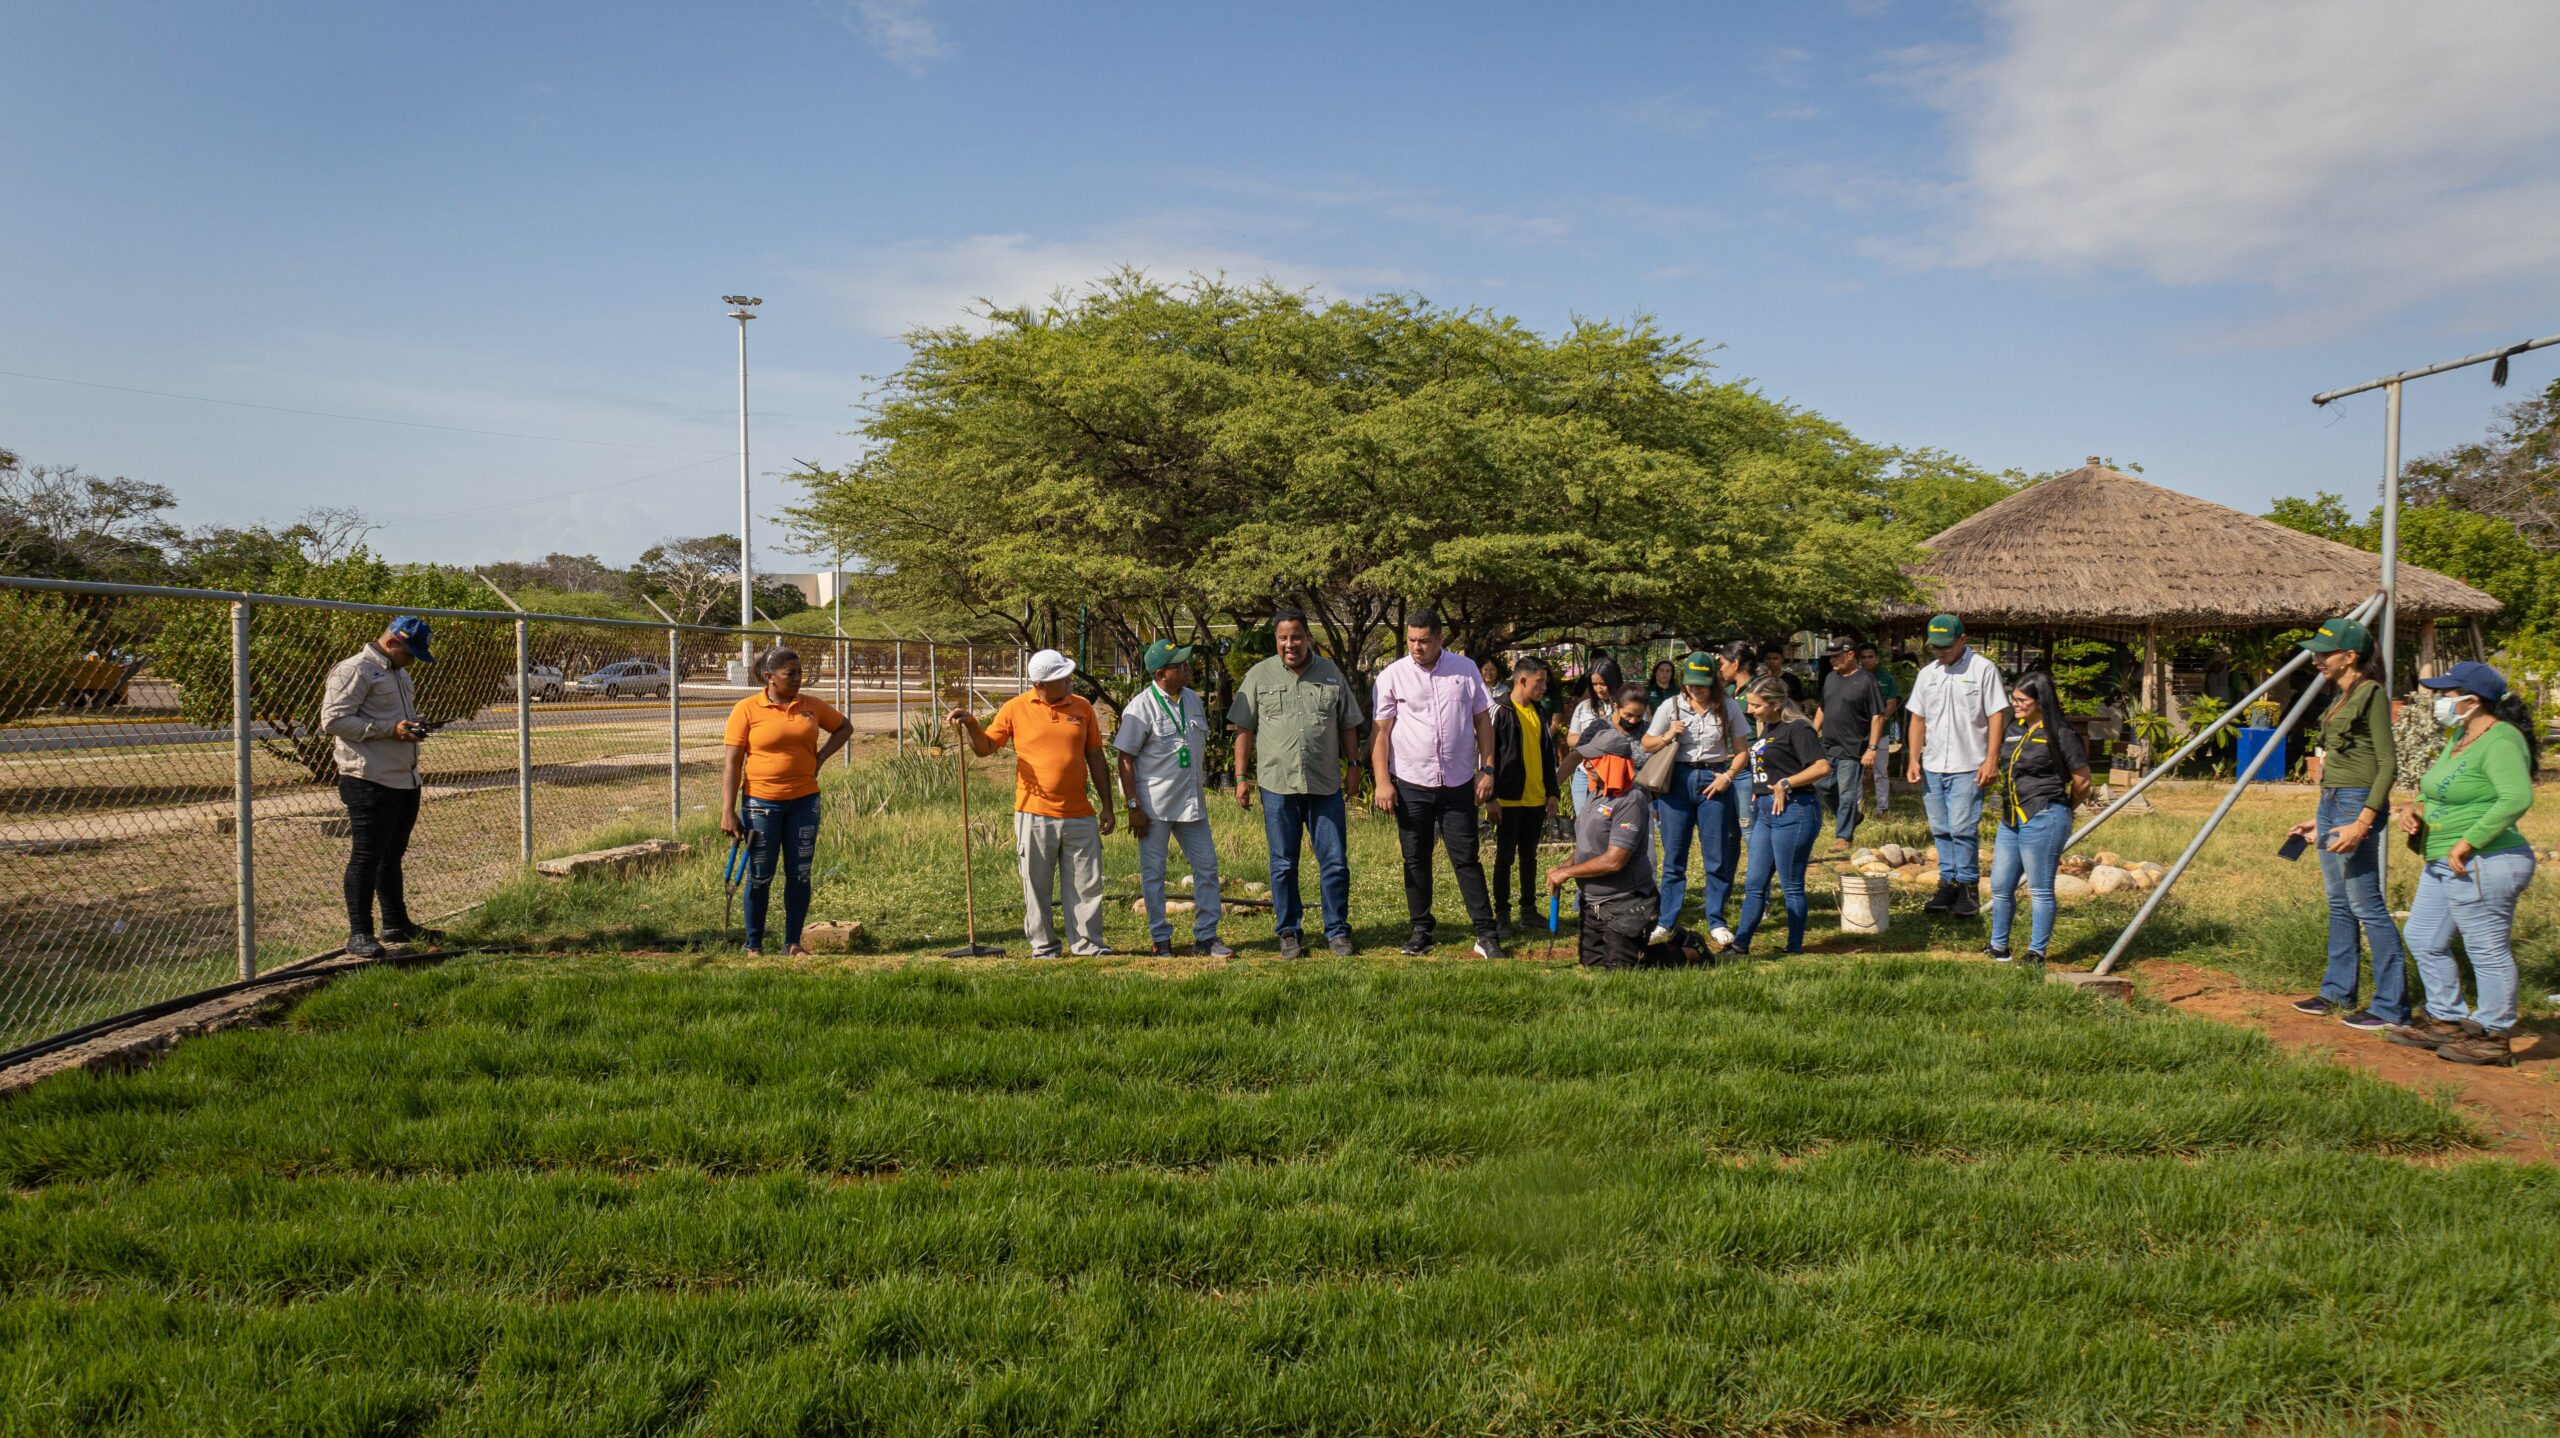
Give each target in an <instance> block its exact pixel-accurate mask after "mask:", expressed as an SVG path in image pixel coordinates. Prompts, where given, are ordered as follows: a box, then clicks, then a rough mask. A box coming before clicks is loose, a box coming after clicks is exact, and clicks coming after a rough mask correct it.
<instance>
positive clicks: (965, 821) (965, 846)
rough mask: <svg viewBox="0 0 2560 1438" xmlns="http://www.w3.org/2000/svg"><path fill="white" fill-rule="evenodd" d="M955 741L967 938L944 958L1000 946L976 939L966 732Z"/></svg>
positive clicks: (989, 954) (992, 951)
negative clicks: (957, 752)
mask: <svg viewBox="0 0 2560 1438" xmlns="http://www.w3.org/2000/svg"><path fill="white" fill-rule="evenodd" d="M959 741H960V742H959V743H958V745H957V746H955V747H956V748H957V749H958V750H959V758H960V892H961V895H962V899H963V902H964V903H966V904H967V906H968V913H969V942H967V943H965V944H962V945H961V946H960V947H959V948H956V949H952V950H949V951H948V952H946V953H944V954H943V957H944V958H946V959H983V958H993V957H995V956H996V955H998V954H1001V953H1003V952H1004V950H1002V949H998V948H991V947H989V946H987V945H985V944H981V943H979V942H978V871H977V865H976V864H974V863H972V862H971V860H970V842H969V838H970V836H969V736H968V734H967V732H965V731H963V732H962V733H961V734H960V735H959Z"/></svg>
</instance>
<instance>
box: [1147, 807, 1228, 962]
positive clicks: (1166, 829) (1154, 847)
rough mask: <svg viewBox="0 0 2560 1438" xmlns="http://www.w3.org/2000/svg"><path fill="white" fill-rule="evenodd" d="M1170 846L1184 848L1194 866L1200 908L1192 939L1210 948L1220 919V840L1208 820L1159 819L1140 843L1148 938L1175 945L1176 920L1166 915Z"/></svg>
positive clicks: (1194, 890) (1186, 859) (1193, 921)
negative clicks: (1165, 883) (1211, 834)
mask: <svg viewBox="0 0 2560 1438" xmlns="http://www.w3.org/2000/svg"><path fill="white" fill-rule="evenodd" d="M1170 843H1179V844H1181V845H1182V857H1183V861H1184V862H1186V863H1188V864H1190V865H1191V901H1192V902H1193V903H1195V904H1197V905H1199V906H1200V907H1199V910H1198V911H1197V912H1196V913H1194V914H1193V915H1192V916H1191V937H1192V938H1193V939H1194V940H1195V941H1197V942H1198V943H1199V945H1200V947H1201V948H1203V949H1206V948H1207V947H1208V946H1209V943H1210V941H1211V940H1213V939H1215V938H1217V937H1218V916H1219V906H1218V841H1217V840H1216V839H1214V838H1212V837H1210V834H1209V821H1208V820H1206V819H1193V820H1191V821H1190V822H1188V823H1182V824H1177V823H1175V822H1173V821H1172V820H1170V819H1158V820H1156V821H1155V822H1153V823H1151V824H1149V825H1147V835H1146V837H1145V838H1143V839H1140V840H1139V841H1138V892H1139V893H1141V894H1143V895H1145V896H1146V901H1147V936H1148V937H1149V938H1151V939H1154V940H1155V941H1156V942H1157V943H1159V944H1168V943H1171V942H1173V921H1172V920H1170V919H1167V918H1166V917H1165V913H1164V861H1165V856H1166V854H1167V852H1168V850H1169V844H1170Z"/></svg>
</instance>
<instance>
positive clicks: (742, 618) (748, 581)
mask: <svg viewBox="0 0 2560 1438" xmlns="http://www.w3.org/2000/svg"><path fill="white" fill-rule="evenodd" d="M720 303H722V304H724V305H727V306H728V307H729V318H731V319H733V320H736V321H737V322H738V627H739V628H740V629H753V628H754V627H755V623H756V557H755V547H754V543H753V540H754V536H753V535H752V534H750V533H749V532H748V531H749V527H750V526H751V525H752V524H753V523H754V518H753V516H752V515H751V514H750V513H749V512H748V509H747V473H748V470H747V321H749V320H751V319H754V318H755V317H756V316H755V307H756V306H758V305H760V304H763V303H764V301H763V300H761V299H757V298H754V297H752V296H749V295H722V296H721V297H720ZM738 662H739V664H740V666H741V667H743V668H744V669H745V670H746V673H747V682H749V683H752V682H754V679H755V667H756V642H755V640H754V639H753V638H741V639H740V640H739V641H738Z"/></svg>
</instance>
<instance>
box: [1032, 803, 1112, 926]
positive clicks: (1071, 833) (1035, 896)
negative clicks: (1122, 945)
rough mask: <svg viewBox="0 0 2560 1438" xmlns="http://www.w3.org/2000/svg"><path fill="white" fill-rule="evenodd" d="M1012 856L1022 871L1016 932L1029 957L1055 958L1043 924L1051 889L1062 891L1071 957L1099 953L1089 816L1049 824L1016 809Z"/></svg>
mask: <svg viewBox="0 0 2560 1438" xmlns="http://www.w3.org/2000/svg"><path fill="white" fill-rule="evenodd" d="M1013 853H1014V857H1015V858H1016V859H1018V860H1020V861H1021V866H1022V933H1023V936H1024V937H1025V938H1028V939H1029V940H1031V956H1032V957H1033V958H1035V959H1054V958H1056V957H1057V956H1058V932H1057V929H1056V928H1055V927H1054V926H1053V925H1052V924H1051V923H1050V919H1049V894H1050V891H1051V890H1052V889H1053V888H1055V889H1058V890H1061V891H1062V892H1061V893H1060V894H1059V898H1060V900H1061V901H1062V902H1063V903H1064V904H1065V905H1066V910H1067V931H1068V933H1069V934H1070V935H1071V936H1072V937H1071V938H1070V940H1069V943H1070V945H1071V946H1072V947H1073V949H1074V950H1075V952H1077V953H1079V954H1098V953H1100V952H1102V826H1101V825H1100V824H1098V823H1096V822H1095V821H1094V819H1093V818H1092V816H1090V815H1088V816H1086V817H1084V818H1082V819H1052V818H1050V817H1049V816H1048V815H1046V814H1025V813H1023V812H1022V811H1020V810H1018V809H1017V810H1015V811H1014V815H1013Z"/></svg>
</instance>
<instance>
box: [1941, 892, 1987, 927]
mask: <svg viewBox="0 0 2560 1438" xmlns="http://www.w3.org/2000/svg"><path fill="white" fill-rule="evenodd" d="M1953 887H1954V888H1955V891H1956V902H1955V907H1954V908H1952V909H1950V910H1948V911H1947V912H1949V913H1951V914H1953V915H1955V916H1956V917H1957V918H1959V919H1970V918H1972V917H1973V916H1974V915H1976V914H1979V913H1981V912H1982V892H1981V891H1980V890H1979V889H1976V888H1975V887H1974V886H1973V885H1971V884H1957V885H1954V886H1953Z"/></svg>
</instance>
